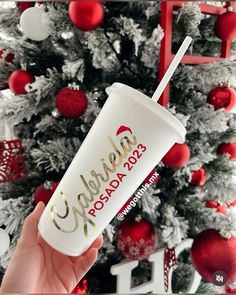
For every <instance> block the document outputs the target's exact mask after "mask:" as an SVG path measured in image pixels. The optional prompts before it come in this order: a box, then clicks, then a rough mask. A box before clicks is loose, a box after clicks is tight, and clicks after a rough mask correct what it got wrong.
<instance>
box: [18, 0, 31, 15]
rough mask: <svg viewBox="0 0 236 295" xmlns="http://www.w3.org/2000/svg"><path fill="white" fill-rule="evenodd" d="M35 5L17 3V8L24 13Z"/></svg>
mask: <svg viewBox="0 0 236 295" xmlns="http://www.w3.org/2000/svg"><path fill="white" fill-rule="evenodd" d="M34 5H35V2H25V1H24V2H22V1H21V2H17V6H18V7H19V10H20V13H22V12H24V11H25V10H26V9H27V8H30V7H32V6H34Z"/></svg>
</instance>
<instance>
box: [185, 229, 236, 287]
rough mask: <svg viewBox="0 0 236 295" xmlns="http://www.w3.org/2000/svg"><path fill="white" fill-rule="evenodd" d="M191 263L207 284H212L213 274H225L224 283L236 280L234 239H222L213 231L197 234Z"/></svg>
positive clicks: (232, 237) (235, 247)
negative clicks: (220, 272)
mask: <svg viewBox="0 0 236 295" xmlns="http://www.w3.org/2000/svg"><path fill="white" fill-rule="evenodd" d="M191 257H192V263H193V266H194V267H195V269H196V270H197V271H198V273H199V274H200V275H201V276H202V277H203V279H204V280H206V281H207V282H211V283H214V281H215V276H214V273H215V272H218V271H222V272H224V273H225V274H226V283H230V282H234V281H235V280H236V237H234V236H231V237H230V238H228V239H225V238H222V236H221V235H220V234H219V232H218V231H217V230H215V229H207V230H205V231H203V232H201V233H200V234H198V235H197V236H196V237H195V238H194V241H193V245H192V249H191Z"/></svg>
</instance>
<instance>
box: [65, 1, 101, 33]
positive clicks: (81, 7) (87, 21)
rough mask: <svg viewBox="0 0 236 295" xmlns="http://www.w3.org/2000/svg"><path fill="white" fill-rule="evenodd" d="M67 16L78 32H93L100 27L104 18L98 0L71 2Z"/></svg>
mask: <svg viewBox="0 0 236 295" xmlns="http://www.w3.org/2000/svg"><path fill="white" fill-rule="evenodd" d="M69 16H70V19H71V21H72V22H73V24H74V25H75V26H76V27H77V28H79V29H80V30H82V31H91V30H94V29H96V28H98V27H99V26H100V24H101V22H102V20H103V17H104V12H103V6H102V2H101V1H98V0H77V1H71V2H70V6H69Z"/></svg>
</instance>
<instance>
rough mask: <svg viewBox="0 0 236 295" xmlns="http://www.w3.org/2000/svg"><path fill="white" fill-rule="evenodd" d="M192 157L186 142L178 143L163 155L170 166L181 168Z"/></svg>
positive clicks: (164, 161)
mask: <svg viewBox="0 0 236 295" xmlns="http://www.w3.org/2000/svg"><path fill="white" fill-rule="evenodd" d="M189 158H190V150H189V147H188V146H187V144H186V143H183V144H179V143H176V144H174V145H173V147H172V148H171V149H170V150H169V151H168V152H167V154H166V155H165V156H164V157H163V159H162V162H163V164H164V165H166V166H168V167H170V168H181V167H182V166H184V165H185V164H186V163H187V162H188V160H189Z"/></svg>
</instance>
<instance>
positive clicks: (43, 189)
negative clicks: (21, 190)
mask: <svg viewBox="0 0 236 295" xmlns="http://www.w3.org/2000/svg"><path fill="white" fill-rule="evenodd" d="M58 184H59V182H54V183H53V184H52V185H51V186H48V187H47V185H43V184H42V185H39V186H38V187H37V188H36V190H35V193H34V203H35V204H38V202H40V201H42V202H44V204H45V205H47V203H48V202H49V200H50V199H51V196H52V195H53V193H54V191H55V190H56V188H57V186H58Z"/></svg>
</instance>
